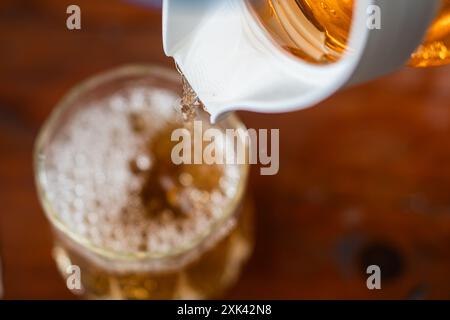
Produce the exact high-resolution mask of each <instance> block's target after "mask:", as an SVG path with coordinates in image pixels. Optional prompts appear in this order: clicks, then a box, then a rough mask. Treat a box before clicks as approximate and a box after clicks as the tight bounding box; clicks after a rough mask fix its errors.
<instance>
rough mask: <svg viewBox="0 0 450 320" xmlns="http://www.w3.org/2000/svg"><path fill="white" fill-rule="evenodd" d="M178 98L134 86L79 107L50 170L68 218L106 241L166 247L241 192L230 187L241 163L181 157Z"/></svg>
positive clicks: (126, 247)
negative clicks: (175, 154)
mask: <svg viewBox="0 0 450 320" xmlns="http://www.w3.org/2000/svg"><path fill="white" fill-rule="evenodd" d="M177 101H178V99H177V97H175V96H174V95H173V94H171V93H169V92H165V91H161V90H156V89H152V90H148V89H146V88H133V89H130V90H128V91H126V92H121V93H117V95H115V96H112V97H110V98H105V99H104V100H101V101H97V102H96V103H95V104H93V105H90V106H88V107H86V108H83V109H80V110H79V111H78V113H77V114H75V115H74V117H73V118H72V119H71V121H70V122H69V123H68V124H67V125H66V126H65V128H63V130H62V133H61V134H60V135H58V137H57V138H56V140H55V141H54V143H53V144H52V149H51V151H50V157H49V161H48V171H47V172H48V173H47V175H48V189H49V191H50V192H51V193H52V195H53V197H52V201H53V205H54V206H55V208H54V209H55V211H56V212H58V213H59V214H60V218H61V220H62V221H63V222H64V224H66V225H67V226H69V227H70V228H71V229H73V230H74V231H75V232H76V233H78V234H80V235H82V236H83V237H86V238H88V239H90V241H92V243H94V244H95V245H96V246H99V247H102V248H107V249H111V250H115V251H118V252H138V251H147V252H165V251H168V250H173V249H174V248H178V247H182V246H183V245H184V244H186V243H190V242H192V241H193V240H194V239H195V238H196V237H198V236H199V235H201V234H203V233H204V232H205V230H208V229H209V228H210V227H211V226H212V225H213V224H214V223H215V222H216V221H217V220H218V219H220V218H221V214H222V213H223V210H219V214H218V215H217V210H216V209H217V208H220V209H223V208H226V207H227V205H228V204H229V202H230V200H231V199H232V198H233V196H234V194H231V195H229V194H228V192H227V189H229V190H235V189H236V188H235V187H233V186H235V185H237V184H238V183H239V168H238V166H235V165H188V164H186V165H179V166H177V165H175V164H173V162H172V161H171V150H172V148H173V146H174V145H175V143H177V142H178V141H177V142H172V141H171V133H172V131H173V130H174V129H176V128H177V127H180V126H182V123H181V122H180V121H177V120H176V119H177V113H176V111H175V110H174V108H173V107H171V106H173V105H174V104H175V103H177ZM186 101H187V100H186ZM192 101H193V100H189V101H187V102H189V103H190V102H192ZM162 107H164V108H162ZM168 110H169V111H168ZM204 126H209V124H208V123H207V122H205V123H204Z"/></svg>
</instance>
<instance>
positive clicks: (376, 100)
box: [0, 0, 450, 299]
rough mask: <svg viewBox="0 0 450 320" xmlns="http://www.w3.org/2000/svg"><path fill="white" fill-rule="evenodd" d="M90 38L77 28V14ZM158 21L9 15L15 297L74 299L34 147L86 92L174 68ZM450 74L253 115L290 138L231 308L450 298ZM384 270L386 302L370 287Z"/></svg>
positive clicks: (5, 249)
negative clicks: (92, 82)
mask: <svg viewBox="0 0 450 320" xmlns="http://www.w3.org/2000/svg"><path fill="white" fill-rule="evenodd" d="M73 3H76V4H78V5H80V7H81V9H82V30H81V31H68V30H67V29H66V27H65V19H66V17H67V15H66V13H65V11H66V8H67V5H69V4H73ZM160 25H161V16H160V13H159V11H158V10H155V11H150V10H144V9H143V8H141V7H138V6H136V5H129V4H125V3H124V2H120V1H111V0H95V1H93V0H83V1H61V0H53V1H51V0H41V1H31V0H27V1H18V0H2V1H1V2H0V159H1V160H0V161H1V162H0V249H1V254H2V258H3V265H4V270H3V271H4V274H3V276H4V285H5V294H6V295H5V298H9V299H12V298H20V299H22V298H31V299H36V298H38V299H47V298H62V299H70V298H73V296H72V295H71V294H70V293H69V292H68V291H67V290H66V288H65V287H64V283H63V281H62V279H60V277H59V275H58V274H57V272H56V268H55V266H54V263H53V261H52V259H51V257H50V247H51V235H50V232H49V227H48V223H47V221H46V220H45V218H44V214H43V212H42V210H41V208H40V206H39V204H38V200H37V197H36V191H35V188H34V185H33V170H32V148H33V142H34V139H35V137H36V134H37V132H38V130H39V128H40V126H41V125H42V123H43V121H44V120H45V119H46V117H47V116H48V115H49V113H50V112H51V110H52V107H53V106H54V105H55V103H56V102H57V101H58V99H60V98H61V97H62V95H63V94H64V93H65V92H66V91H67V90H68V89H70V88H71V87H72V86H73V85H75V84H76V83H77V82H79V81H80V80H82V79H84V78H86V77H89V76H91V75H92V74H94V73H96V72H98V71H104V70H107V69H109V68H112V67H115V66H118V65H121V64H126V63H140V62H144V63H156V64H160V65H165V66H170V67H173V63H172V61H171V60H170V59H168V58H166V57H165V56H164V54H163V52H162V44H161V26H160ZM449 81H450V68H449V67H443V68H439V69H428V70H423V69H422V70H414V69H404V70H401V71H399V72H398V73H396V74H393V75H391V76H389V77H386V78H384V79H380V80H377V81H375V82H371V83H368V84H365V85H362V86H359V87H355V88H351V89H347V90H345V91H343V92H340V93H339V94H337V95H335V96H334V97H333V98H331V99H329V100H327V101H325V102H324V103H322V104H321V105H319V106H318V107H315V108H312V109H308V110H305V111H299V112H296V113H290V114H282V115H263V114H251V113H241V117H242V119H243V120H244V122H245V123H246V124H247V126H248V127H251V128H280V129H281V132H280V134H281V164H280V172H279V174H278V175H276V176H273V177H265V176H259V174H258V170H257V169H258V168H254V170H253V174H252V177H251V180H250V188H249V189H250V191H251V194H252V195H253V196H254V199H255V203H256V211H257V218H258V223H257V230H258V232H257V245H256V251H255V254H254V256H253V258H252V260H251V262H250V263H249V264H248V266H247V268H246V269H245V271H244V274H243V276H242V278H241V280H240V282H239V283H238V284H237V285H236V286H235V287H234V288H233V289H232V290H231V291H230V292H229V294H228V295H227V296H226V297H227V298H446V299H448V298H450V103H449V101H450V90H449ZM372 263H375V264H379V265H381V267H382V271H383V274H382V275H383V282H382V290H380V291H369V290H368V289H367V288H366V286H365V279H366V276H365V274H364V270H365V267H366V266H367V265H368V264H372Z"/></svg>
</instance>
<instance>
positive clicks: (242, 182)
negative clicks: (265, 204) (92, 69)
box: [33, 64, 249, 261]
mask: <svg viewBox="0 0 450 320" xmlns="http://www.w3.org/2000/svg"><path fill="white" fill-rule="evenodd" d="M131 75H134V76H142V77H162V78H164V79H165V80H168V81H171V82H172V81H173V82H179V83H180V88H181V80H180V75H179V74H178V73H177V72H176V71H175V70H172V69H169V68H167V67H162V66H158V65H154V64H131V65H125V66H120V67H116V68H113V69H112V70H108V71H104V72H100V73H98V74H95V75H93V76H91V77H88V78H87V79H85V80H83V81H81V83H79V84H76V85H75V86H74V87H72V89H70V90H69V91H68V92H67V93H66V94H65V95H64V96H63V97H62V98H61V99H60V100H59V102H57V103H56V105H55V107H54V108H53V110H52V112H51V113H50V116H49V117H48V118H47V120H46V121H45V122H44V124H43V126H42V127H41V129H40V131H39V134H38V136H37V139H36V141H35V144H34V152H33V166H34V177H35V184H36V188H37V192H38V198H39V202H40V203H41V206H42V208H43V211H44V213H45V215H46V217H47V219H48V220H49V221H50V223H51V226H52V227H54V228H56V230H57V231H59V232H61V233H62V234H63V235H64V236H66V237H68V238H69V240H71V241H73V242H74V243H75V244H77V245H79V246H81V247H83V248H86V249H87V250H88V251H89V252H92V253H95V254H97V255H99V256H101V257H104V258H109V259H115V260H117V259H119V260H124V261H136V260H139V261H141V260H142V261H144V260H160V259H165V258H175V257H178V256H181V255H183V254H186V253H188V252H191V251H192V250H194V249H195V248H197V247H198V246H199V245H201V244H202V243H203V242H204V241H205V240H206V241H207V240H208V239H209V237H210V236H211V235H214V233H215V232H219V230H220V228H221V227H222V226H223V225H224V224H225V223H226V222H227V221H228V220H229V218H231V217H232V216H233V215H234V213H235V212H236V211H237V210H236V208H237V207H238V206H239V205H240V203H241V200H242V198H243V195H244V192H245V187H246V184H247V179H248V171H249V165H248V164H247V163H246V164H242V165H239V183H238V186H237V190H236V194H235V196H234V197H233V198H232V199H230V202H229V204H228V205H227V206H226V207H225V208H224V209H223V210H224V214H223V215H222V217H221V218H220V219H218V220H217V221H215V222H214V223H213V224H212V225H211V226H210V227H209V228H206V229H205V230H204V232H202V233H201V234H200V235H198V236H196V237H195V238H194V240H193V241H190V242H188V243H186V244H184V245H182V246H179V247H176V248H175V249H171V250H168V251H162V252H145V251H130V252H126V251H117V250H113V249H111V248H105V247H101V246H98V245H96V244H94V243H93V242H92V241H91V240H90V239H89V238H88V237H86V236H83V235H80V234H78V233H77V232H76V231H74V230H72V228H71V227H70V226H68V225H67V224H66V223H65V222H64V221H63V220H62V219H61V215H60V214H58V212H57V211H56V210H55V209H54V207H53V204H52V200H50V199H49V197H48V194H47V192H48V191H47V190H48V188H46V186H47V177H46V168H45V160H46V157H45V152H44V148H45V146H46V145H48V144H49V143H50V142H49V140H50V137H51V136H52V133H53V132H54V131H55V130H56V128H57V125H58V123H59V120H60V119H61V117H62V115H63V114H64V112H65V111H67V110H68V109H70V107H71V105H72V103H73V102H74V101H76V100H77V99H78V98H79V97H80V96H82V95H83V94H84V93H87V92H89V91H90V90H92V89H95V88H96V87H97V86H99V85H102V84H104V83H108V82H109V81H111V80H117V79H120V78H121V77H126V76H131ZM170 90H171V89H170ZM225 121H226V122H227V123H229V125H230V126H232V127H233V128H242V129H246V128H245V126H244V124H243V123H242V122H241V121H240V120H239V118H238V117H237V116H236V115H234V114H230V115H229V116H228V117H227V118H226V120H225ZM240 143H241V142H240ZM243 143H247V142H243Z"/></svg>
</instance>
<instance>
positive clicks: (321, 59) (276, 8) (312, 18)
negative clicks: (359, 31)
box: [248, 0, 450, 67]
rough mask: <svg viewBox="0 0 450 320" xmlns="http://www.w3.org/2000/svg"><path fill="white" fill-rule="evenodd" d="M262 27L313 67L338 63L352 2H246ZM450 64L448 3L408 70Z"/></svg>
mask: <svg viewBox="0 0 450 320" xmlns="http://www.w3.org/2000/svg"><path fill="white" fill-rule="evenodd" d="M248 4H249V6H250V7H251V9H252V10H253V11H254V12H255V14H256V15H257V17H258V18H259V20H260V22H261V24H262V25H263V27H264V28H265V29H266V30H267V31H268V33H269V34H270V36H271V37H272V38H273V39H274V40H275V41H276V42H277V43H278V44H280V46H281V47H282V48H284V49H285V50H287V51H289V52H290V53H292V54H293V55H295V56H297V57H299V58H301V59H303V60H306V61H308V62H311V63H315V64H328V63H333V62H336V61H338V60H339V59H340V58H341V57H342V55H343V54H344V53H345V51H346V50H347V49H348V47H347V43H348V39H349V34H350V29H351V23H352V16H353V7H354V0H248ZM447 63H450V0H442V7H441V9H440V12H439V14H438V16H437V17H436V19H435V20H434V22H433V24H432V25H431V26H430V28H429V30H428V33H427V36H426V38H425V41H424V43H423V44H422V45H421V46H420V47H419V48H418V49H417V50H416V52H415V53H413V54H412V57H411V60H410V62H409V65H410V66H414V67H427V66H439V65H443V64H447Z"/></svg>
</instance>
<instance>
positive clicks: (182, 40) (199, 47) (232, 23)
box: [163, 0, 440, 121]
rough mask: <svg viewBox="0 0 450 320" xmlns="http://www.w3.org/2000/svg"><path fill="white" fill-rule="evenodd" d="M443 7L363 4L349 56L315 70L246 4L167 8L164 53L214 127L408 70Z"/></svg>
mask: <svg viewBox="0 0 450 320" xmlns="http://www.w3.org/2000/svg"><path fill="white" fill-rule="evenodd" d="M318 1H319V0H318ZM439 4H440V2H439V0H358V1H356V4H355V5H356V7H355V8H354V15H353V23H352V28H351V33H350V39H349V43H348V45H349V47H350V48H351V50H349V51H348V53H346V54H345V55H344V57H343V58H342V59H340V60H339V61H338V62H336V63H332V64H328V65H314V64H310V63H307V62H305V61H302V60H300V59H298V58H296V57H294V56H292V55H291V54H289V53H287V52H285V51H284V50H280V48H279V47H278V46H277V45H276V44H275V43H274V42H273V41H272V40H271V39H270V38H269V36H268V35H267V33H266V31H265V30H264V29H263V28H262V26H261V24H260V23H259V22H258V21H257V18H256V17H255V16H254V14H253V13H252V11H251V10H250V9H249V8H248V6H247V5H246V3H245V1H244V0H191V1H189V0H164V2H163V33H164V34H163V39H164V50H165V52H166V54H167V55H168V56H171V57H173V58H174V59H175V61H176V62H177V64H178V65H179V67H180V69H181V70H182V72H183V73H184V75H185V76H186V78H187V79H188V81H189V82H190V84H191V85H192V87H193V89H194V90H195V91H196V92H197V94H198V96H199V98H200V100H201V101H202V102H203V103H204V104H205V107H206V109H207V110H208V112H209V113H210V114H211V119H212V121H215V120H216V119H217V118H218V117H219V116H220V115H222V114H224V113H226V112H228V111H233V110H250V111H257V112H286V111H291V110H297V109H302V108H306V107H310V106H312V105H314V104H316V103H318V102H320V101H321V100H323V99H325V98H327V97H329V96H330V95H332V94H333V93H335V92H336V91H338V90H339V89H340V88H343V87H345V86H347V85H349V84H355V83H360V82H363V81H366V80H369V79H373V78H376V77H378V76H381V75H383V74H386V73H388V72H391V71H394V70H395V69H397V68H399V67H401V66H403V65H404V64H405V63H406V62H407V61H408V60H409V59H410V56H411V53H412V52H414V50H415V49H416V48H417V47H418V46H419V45H420V44H421V42H422V40H423V37H424V35H425V33H426V31H427V28H428V27H429V25H430V23H431V22H432V20H433V18H434V17H435V15H436V13H437V10H438V7H439ZM372 5H376V6H379V8H380V9H381V13H382V14H381V28H380V29H373V30H371V29H369V28H368V26H367V20H368V8H369V6H372Z"/></svg>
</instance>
